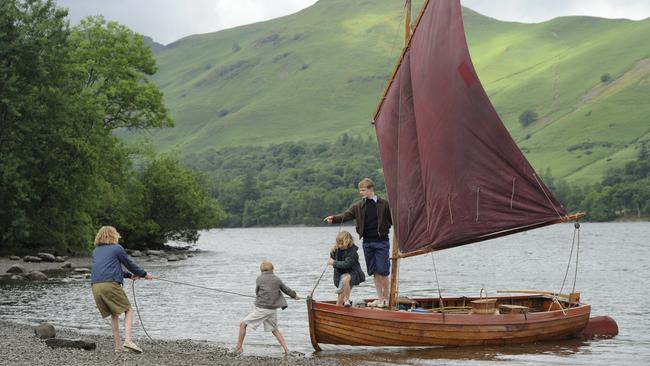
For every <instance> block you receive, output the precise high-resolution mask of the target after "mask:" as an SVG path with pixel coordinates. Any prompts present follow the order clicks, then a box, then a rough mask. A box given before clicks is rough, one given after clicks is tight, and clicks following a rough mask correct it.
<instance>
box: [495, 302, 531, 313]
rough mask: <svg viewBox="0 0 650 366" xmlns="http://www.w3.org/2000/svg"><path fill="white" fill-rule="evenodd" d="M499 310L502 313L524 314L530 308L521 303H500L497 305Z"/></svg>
mask: <svg viewBox="0 0 650 366" xmlns="http://www.w3.org/2000/svg"><path fill="white" fill-rule="evenodd" d="M499 311H500V312H501V313H502V314H526V313H528V312H529V311H530V308H529V307H528V306H521V305H507V304H501V305H499Z"/></svg>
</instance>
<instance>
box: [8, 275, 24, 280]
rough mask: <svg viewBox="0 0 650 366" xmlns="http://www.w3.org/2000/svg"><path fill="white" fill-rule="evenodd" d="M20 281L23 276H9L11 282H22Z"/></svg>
mask: <svg viewBox="0 0 650 366" xmlns="http://www.w3.org/2000/svg"><path fill="white" fill-rule="evenodd" d="M22 279H23V276H19V275H13V276H11V280H12V281H20V280H22Z"/></svg>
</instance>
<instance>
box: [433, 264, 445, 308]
mask: <svg viewBox="0 0 650 366" xmlns="http://www.w3.org/2000/svg"><path fill="white" fill-rule="evenodd" d="M431 262H433V273H434V274H435V276H436V286H438V300H439V301H440V311H441V312H442V310H443V308H444V302H443V301H442V291H440V282H439V281H438V270H437V269H436V260H435V258H434V257H433V252H431ZM443 314H444V312H443Z"/></svg>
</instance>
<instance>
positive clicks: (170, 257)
mask: <svg viewBox="0 0 650 366" xmlns="http://www.w3.org/2000/svg"><path fill="white" fill-rule="evenodd" d="M178 260H179V259H178V257H177V256H175V255H173V254H172V255H168V256H167V261H168V262H177V261H178Z"/></svg>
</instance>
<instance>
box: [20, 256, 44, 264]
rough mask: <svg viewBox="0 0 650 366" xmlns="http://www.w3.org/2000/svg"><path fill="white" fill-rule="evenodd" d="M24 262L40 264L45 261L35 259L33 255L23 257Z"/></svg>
mask: <svg viewBox="0 0 650 366" xmlns="http://www.w3.org/2000/svg"><path fill="white" fill-rule="evenodd" d="M23 261H25V262H33V263H38V262H42V261H43V260H42V259H41V258H39V257H34V256H33V255H26V256H24V257H23Z"/></svg>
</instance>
